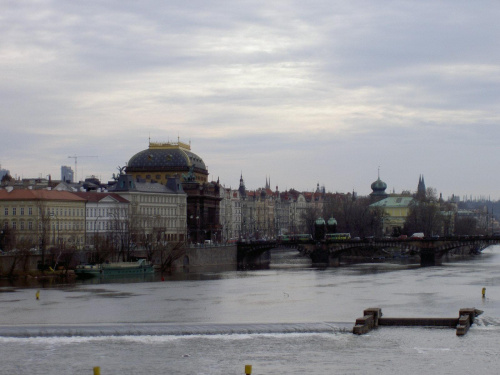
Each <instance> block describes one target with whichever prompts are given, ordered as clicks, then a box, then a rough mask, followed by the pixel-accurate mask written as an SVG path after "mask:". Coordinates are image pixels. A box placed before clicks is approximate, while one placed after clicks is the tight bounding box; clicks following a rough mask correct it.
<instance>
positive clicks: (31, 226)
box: [28, 221, 33, 230]
mask: <svg viewBox="0 0 500 375" xmlns="http://www.w3.org/2000/svg"><path fill="white" fill-rule="evenodd" d="M28 229H29V230H33V222H32V221H28Z"/></svg>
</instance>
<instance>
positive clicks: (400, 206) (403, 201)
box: [370, 196, 413, 234]
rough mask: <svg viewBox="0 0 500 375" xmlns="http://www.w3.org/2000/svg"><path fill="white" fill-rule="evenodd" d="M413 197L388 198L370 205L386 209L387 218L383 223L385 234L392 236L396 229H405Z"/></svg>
mask: <svg viewBox="0 0 500 375" xmlns="http://www.w3.org/2000/svg"><path fill="white" fill-rule="evenodd" d="M412 202H413V198H412V197H398V196H396V197H388V198H385V199H382V200H380V201H378V202H376V203H373V204H371V205H370V207H380V208H383V209H384V212H385V214H386V217H385V218H384V222H383V233H384V234H390V233H392V232H393V231H394V229H395V228H398V227H399V228H401V229H402V228H403V226H404V224H405V221H406V218H407V217H408V214H409V213H410V206H411V203H412Z"/></svg>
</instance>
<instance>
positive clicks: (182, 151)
mask: <svg viewBox="0 0 500 375" xmlns="http://www.w3.org/2000/svg"><path fill="white" fill-rule="evenodd" d="M127 173H128V174H131V175H133V176H134V177H135V178H138V179H143V180H146V181H156V182H161V183H163V182H166V179H167V178H168V177H174V176H177V177H179V178H180V179H181V180H182V181H197V182H206V181H207V179H208V170H207V167H206V165H205V163H204V162H203V159H202V158H200V157H199V156H198V155H196V154H195V153H193V152H191V145H190V144H187V143H183V142H180V141H178V142H176V143H173V142H167V143H156V142H149V148H148V149H146V150H143V151H141V152H138V153H137V154H135V155H134V156H132V157H131V158H130V160H129V162H128V164H127Z"/></svg>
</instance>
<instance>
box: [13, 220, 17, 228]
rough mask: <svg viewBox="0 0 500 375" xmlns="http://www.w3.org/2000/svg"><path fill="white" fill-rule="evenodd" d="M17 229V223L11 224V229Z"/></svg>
mask: <svg viewBox="0 0 500 375" xmlns="http://www.w3.org/2000/svg"><path fill="white" fill-rule="evenodd" d="M16 228H17V223H16V222H15V221H13V222H12V229H16Z"/></svg>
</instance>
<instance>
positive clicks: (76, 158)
mask: <svg viewBox="0 0 500 375" xmlns="http://www.w3.org/2000/svg"><path fill="white" fill-rule="evenodd" d="M78 158H97V156H94V155H93V156H82V155H73V156H68V159H75V182H79V180H78V173H77V171H76V166H77V161H78Z"/></svg>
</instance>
